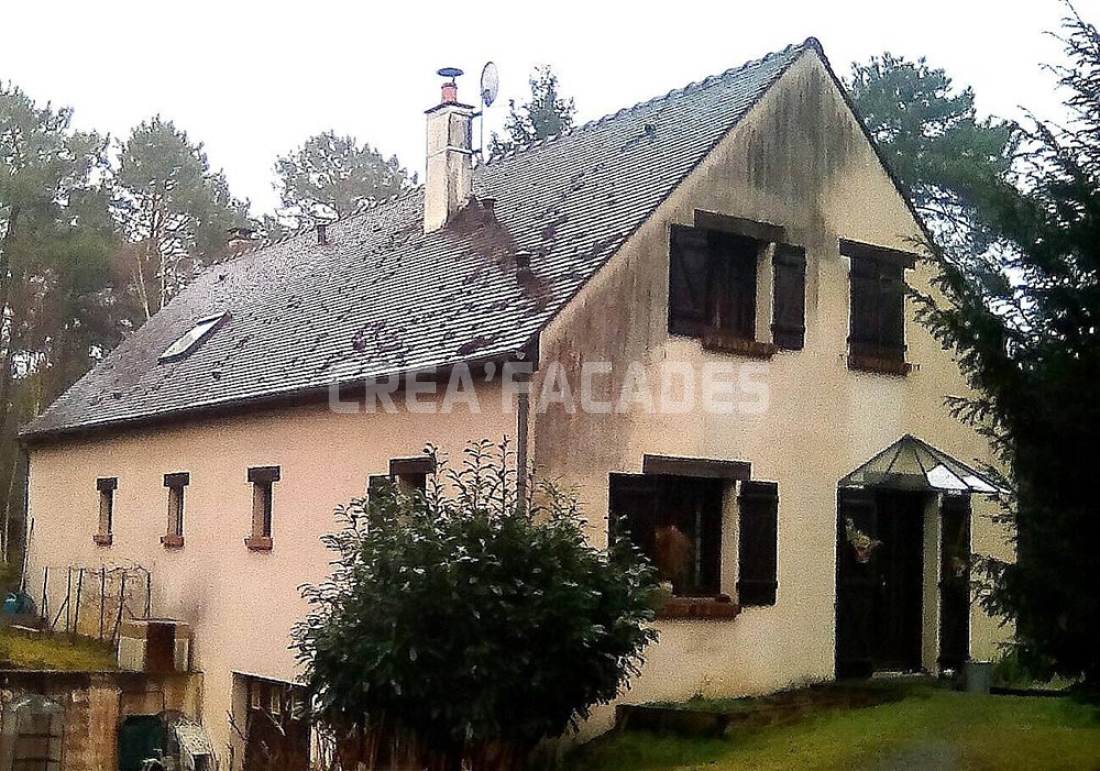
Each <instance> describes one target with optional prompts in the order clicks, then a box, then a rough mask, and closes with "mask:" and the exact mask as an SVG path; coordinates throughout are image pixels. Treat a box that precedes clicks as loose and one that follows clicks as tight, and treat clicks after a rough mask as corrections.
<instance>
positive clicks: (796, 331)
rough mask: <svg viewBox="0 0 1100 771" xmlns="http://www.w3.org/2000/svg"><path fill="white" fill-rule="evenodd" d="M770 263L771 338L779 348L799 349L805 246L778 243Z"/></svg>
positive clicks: (803, 338) (802, 337) (803, 314)
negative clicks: (772, 294) (772, 275)
mask: <svg viewBox="0 0 1100 771" xmlns="http://www.w3.org/2000/svg"><path fill="white" fill-rule="evenodd" d="M773 264H774V268H775V297H774V302H773V303H772V307H773V314H772V340H773V341H774V342H775V344H776V345H778V346H779V347H780V348H787V349H789V350H794V351H800V350H802V348H803V346H804V345H805V343H806V250H805V249H803V248H802V247H800V246H791V245H789V244H779V245H778V246H777V247H776V250H775V258H774V260H773Z"/></svg>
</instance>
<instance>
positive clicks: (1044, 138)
mask: <svg viewBox="0 0 1100 771" xmlns="http://www.w3.org/2000/svg"><path fill="white" fill-rule="evenodd" d="M1063 29H1064V33H1065V34H1064V37H1063V40H1064V42H1065V45H1066V51H1067V54H1068V62H1069V63H1068V65H1065V66H1062V67H1059V68H1056V71H1057V72H1058V73H1059V78H1060V85H1061V86H1062V87H1063V88H1064V89H1065V91H1066V92H1067V93H1068V94H1069V97H1068V100H1067V103H1066V104H1067V106H1068V108H1069V109H1070V110H1071V112H1072V120H1071V121H1070V122H1069V123H1068V124H1066V125H1068V126H1069V127H1070V128H1068V129H1063V128H1059V127H1058V126H1056V125H1054V124H1052V123H1045V122H1040V121H1033V122H1031V123H1029V125H1026V126H1016V127H1015V129H1014V139H1015V140H1016V141H1018V143H1019V148H1020V150H1019V151H1018V153H1017V154H1016V158H1015V164H1014V166H1013V171H1012V172H1011V173H1010V174H1009V175H1008V179H1007V180H1006V182H1004V183H994V184H993V185H991V187H990V189H989V191H987V195H986V196H985V197H986V199H987V201H988V203H987V204H985V205H986V206H987V208H986V211H987V212H989V214H990V215H991V221H992V222H993V223H994V225H995V227H996V229H997V231H998V232H999V233H1000V234H1001V236H1002V238H1001V241H1000V243H999V244H998V245H997V247H996V248H993V249H990V250H987V251H984V252H980V253H977V254H975V253H963V252H960V251H959V250H957V249H950V248H949V249H947V250H945V251H944V252H943V253H942V254H941V255H939V257H938V262H939V266H940V268H941V276H940V278H939V279H938V281H937V286H938V288H939V290H941V291H942V293H943V294H944V295H945V296H946V299H947V302H946V303H943V302H940V303H937V302H936V301H935V300H934V299H933V298H932V297H930V296H924V297H920V298H919V300H920V303H921V308H920V311H921V319H922V320H923V321H924V322H925V323H926V324H928V325H929V326H930V328H931V329H932V331H933V332H934V334H935V335H936V337H937V338H938V339H939V340H940V341H941V342H942V343H943V344H944V345H945V346H947V347H950V348H953V349H954V350H955V351H956V352H957V354H958V357H959V360H960V362H961V364H962V366H963V368H964V371H965V373H966V374H967V375H968V377H969V379H970V382H971V384H972V386H973V387H974V388H975V389H976V395H975V396H974V397H973V398H970V399H958V400H955V401H954V402H953V405H954V407H955V409H956V411H957V412H958V414H959V415H960V417H962V418H964V419H966V420H968V421H970V422H971V423H973V424H974V425H975V426H976V427H977V428H978V429H979V430H981V431H982V432H984V433H986V434H987V435H988V436H989V437H990V439H991V440H992V441H993V442H994V446H995V447H996V448H997V449H998V451H999V452H1000V455H1001V458H1002V460H1003V461H1004V466H1005V468H1006V469H1008V471H1009V472H1010V473H1009V482H1010V485H1011V490H1012V495H1011V496H1009V497H1008V498H1007V499H1006V500H1005V501H1004V503H1005V515H1006V518H1007V519H1008V521H1009V522H1010V523H1011V524H1012V526H1013V529H1014V533H1015V545H1016V548H1017V558H1016V560H1015V561H1014V562H1001V561H997V560H989V561H988V562H987V563H986V565H985V567H986V568H987V570H988V574H989V576H990V578H991V579H992V581H993V583H992V588H991V593H990V594H989V595H987V596H986V597H985V598H984V602H985V603H986V605H987V607H988V608H989V609H991V610H993V611H996V612H999V613H1004V614H1006V615H1007V616H1008V617H1009V618H1011V619H1013V620H1015V621H1016V638H1017V644H1018V647H1019V652H1020V654H1021V656H1022V658H1023V660H1024V661H1025V662H1026V663H1028V664H1029V665H1030V666H1031V667H1032V668H1033V669H1034V670H1035V671H1036V672H1038V673H1040V674H1044V675H1049V674H1060V675H1064V676H1066V677H1070V678H1080V679H1082V680H1083V682H1084V683H1085V684H1086V686H1087V687H1090V688H1091V689H1094V690H1097V689H1100V645H1097V640H1100V549H1098V548H1097V544H1098V543H1100V505H1098V504H1097V502H1096V494H1095V490H1094V488H1093V485H1094V484H1095V480H1096V459H1097V452H1096V442H1097V437H1098V436H1100V401H1097V399H1096V398H1095V393H1096V384H1097V383H1098V382H1100V35H1098V34H1097V30H1096V28H1095V27H1094V26H1092V25H1091V24H1088V23H1086V22H1085V21H1084V20H1082V19H1081V17H1080V16H1078V15H1077V13H1076V12H1075V11H1073V9H1072V6H1070V16H1069V17H1068V18H1067V19H1066V20H1065V22H1064V28H1063Z"/></svg>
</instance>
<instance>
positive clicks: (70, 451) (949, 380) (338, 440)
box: [28, 55, 1004, 749]
mask: <svg viewBox="0 0 1100 771" xmlns="http://www.w3.org/2000/svg"><path fill="white" fill-rule="evenodd" d="M695 209H705V210H710V211H716V212H723V213H727V214H731V215H735V216H740V217H746V218H751V219H757V220H765V221H770V222H774V223H778V224H782V225H784V226H786V227H787V230H788V233H789V236H790V238H791V239H792V240H794V241H795V242H797V243H800V244H802V245H804V246H805V247H806V249H807V255H808V270H807V298H806V302H807V313H806V321H807V333H806V347H805V350H803V351H798V352H782V353H779V354H777V355H776V356H775V357H774V358H773V359H772V360H771V361H768V362H757V361H752V360H747V359H740V358H737V357H728V356H723V355H719V354H713V353H707V352H704V351H703V350H702V349H701V348H700V345H699V343H698V342H697V341H695V340H691V339H685V338H672V337H670V336H669V335H668V333H667V310H666V309H667V295H668V280H667V276H668V229H669V226H670V225H671V224H673V223H686V224H690V223H691V222H692V219H693V212H694V210H695ZM917 235H918V233H917V230H916V227H915V225H914V223H913V221H912V218H911V217H910V215H909V212H908V211H907V210H906V208H905V206H904V204H903V202H902V200H901V199H900V198H899V196H898V195H897V193H896V191H895V190H894V189H893V187H892V185H891V184H890V182H889V180H888V179H887V177H886V175H885V174H884V172H883V171H882V169H881V168H880V166H879V164H878V161H877V159H876V158H875V157H874V155H873V153H872V151H871V149H870V148H869V147H868V146H867V144H866V143H865V141H864V138H863V136H862V134H861V133H860V132H859V129H858V127H857V126H856V124H855V123H854V122H853V121H852V119H851V117H850V115H849V114H848V113H847V110H846V107H845V106H844V104H843V102H842V100H841V99H840V97H839V95H838V94H837V93H836V92H835V91H834V90H833V86H832V83H831V81H830V80H829V79H828V75H827V73H826V72H825V70H824V68H823V67H822V65H821V63H820V62H819V60H818V59H817V58H816V57H815V56H813V55H806V56H804V57H803V58H802V59H801V60H800V61H799V62H798V63H796V64H795V65H794V66H793V67H792V68H791V69H790V70H789V71H788V73H787V74H786V75H785V76H784V78H783V79H782V81H781V82H780V83H778V84H777V85H776V86H775V87H774V88H773V89H772V90H771V91H770V92H769V94H768V95H767V96H766V97H765V98H764V99H763V100H762V101H761V103H760V104H759V105H757V107H756V108H754V110H753V111H752V113H751V115H750V116H749V117H748V118H747V119H746V120H745V121H743V122H742V124H741V125H740V126H739V127H737V128H736V129H735V130H734V131H733V132H731V134H730V135H728V136H727V137H726V138H725V139H724V140H723V141H722V142H721V144H720V145H719V146H718V147H717V148H716V150H715V151H714V152H713V153H712V154H711V155H710V156H709V157H708V158H707V159H706V160H705V161H704V162H703V163H702V164H701V165H700V166H699V167H698V168H697V169H696V170H695V171H694V172H693V173H692V174H691V175H690V177H689V179H688V180H687V181H686V182H685V184H684V185H682V186H681V188H680V189H678V190H677V191H676V192H675V193H674V194H673V195H672V196H671V197H670V198H669V199H668V200H667V201H666V202H665V203H664V204H663V205H662V206H661V207H660V208H659V210H658V211H657V213H656V215H655V216H654V217H653V218H651V220H650V221H648V222H647V223H646V224H645V225H644V226H643V227H642V228H641V229H640V230H639V231H638V232H637V233H635V234H634V235H633V236H632V237H631V238H630V239H629V241H628V242H627V244H626V245H625V246H624V247H623V248H622V249H621V250H620V252H619V253H618V254H617V255H616V256H615V257H614V258H613V259H612V261H611V262H610V263H609V264H608V265H607V266H606V267H605V268H604V269H603V270H602V271H601V272H600V274H599V275H598V276H597V277H596V278H595V279H594V280H593V281H591V282H590V283H589V285H587V286H586V287H585V288H584V289H583V290H582V292H581V293H580V294H579V295H578V297H577V298H576V299H575V300H574V301H573V302H572V303H570V304H569V305H568V306H567V307H566V309H565V310H564V311H563V312H562V313H561V314H560V315H559V316H558V317H557V318H556V319H555V320H554V321H553V322H552V324H551V325H550V327H549V328H548V329H547V330H546V331H545V332H544V334H543V335H542V338H541V341H540V342H541V346H540V348H541V351H540V366H542V367H543V368H545V367H546V366H547V365H550V364H552V363H554V362H558V363H560V364H562V365H564V366H565V368H566V370H567V372H568V373H569V376H570V378H571V379H572V381H573V382H574V383H576V382H579V368H580V365H581V363H582V362H583V361H597V360H604V361H610V362H613V363H614V365H615V367H616V370H617V371H620V370H619V368H620V367H625V365H626V364H627V363H629V362H631V361H639V362H643V363H644V364H645V366H646V368H647V370H646V371H647V372H648V373H649V375H650V378H651V380H652V378H653V377H654V373H655V371H656V367H657V366H659V365H660V363H661V362H664V361H680V362H688V363H690V364H692V365H695V366H697V367H698V366H701V365H704V364H706V363H708V362H725V361H729V362H733V363H735V364H749V365H751V366H753V367H755V368H756V370H754V371H755V373H756V374H754V375H753V377H754V378H755V379H756V380H758V381H759V382H762V383H765V384H767V386H768V392H769V406H768V409H767V411H766V412H764V413H763V414H758V415H742V414H731V415H706V414H701V413H695V414H689V415H677V416H668V415H665V416H661V415H650V414H644V413H641V412H638V411H635V412H633V413H631V414H627V415H615V416H599V415H583V414H574V415H571V414H566V413H564V412H563V411H561V410H555V411H551V412H548V413H547V414H544V415H540V414H537V412H535V413H533V414H532V416H531V419H530V423H529V428H530V430H531V441H532V461H533V463H534V465H535V466H536V468H538V469H539V471H540V473H543V474H545V475H547V476H550V477H553V478H555V479H558V480H560V481H563V482H565V483H566V484H569V485H571V486H573V487H574V489H575V490H576V492H577V493H578V495H579V497H580V498H581V500H582V502H583V504H584V506H585V509H586V512H587V514H588V516H589V518H590V520H591V522H592V537H593V540H594V542H596V543H601V544H602V543H604V542H605V541H606V512H607V482H608V474H609V473H613V472H628V473H636V472H639V471H640V470H641V460H642V456H643V454H645V453H664V454H675V455H688V456H697V457H705V458H728V459H739V460H748V461H751V462H752V464H753V476H754V477H755V478H757V479H762V480H773V481H778V482H779V485H780V512H779V544H780V552H779V599H778V604H777V605H776V606H775V607H769V608H749V609H746V610H745V611H744V613H742V615H741V616H740V617H738V618H737V619H736V620H735V621H733V622H717V621H711V622H692V621H680V622H663V623H661V624H660V625H659V628H660V631H661V636H662V637H661V642H660V643H659V644H657V645H655V646H653V647H652V648H651V649H650V650H649V652H648V659H649V663H648V664H647V665H646V667H645V671H644V673H643V675H642V677H641V678H640V679H639V680H638V681H637V683H636V684H635V686H634V689H633V692H632V693H631V694H629V695H628V696H627V698H628V699H631V700H638V701H640V700H647V699H656V698H662V699H667V698H683V697H687V696H691V695H693V694H695V693H723V694H743V693H753V692H761V691H766V690H769V689H774V688H778V687H782V686H784V685H786V684H789V683H791V682H797V681H803V680H814V679H824V678H828V677H831V675H832V673H833V656H834V651H833V638H834V609H833V603H834V596H835V592H834V566H835V554H834V550H835V530H834V528H835V517H836V483H837V480H838V479H840V478H841V477H842V476H843V475H844V474H846V473H848V472H849V471H851V470H852V469H853V468H855V467H856V466H858V465H859V464H861V463H863V462H864V461H866V460H867V459H869V458H870V457H871V456H872V455H873V454H874V453H875V452H876V451H878V450H880V449H882V448H883V447H885V446H886V445H888V444H890V443H891V442H893V441H894V440H896V439H897V438H898V437H899V436H900V435H901V434H903V433H905V432H906V431H911V432H913V433H915V434H917V435H918V436H920V437H922V438H924V439H926V440H927V441H929V442H931V443H933V444H934V445H936V446H938V447H941V448H942V449H944V450H946V451H948V452H951V453H953V454H955V455H957V456H958V457H960V458H963V459H967V460H969V459H972V458H975V457H978V458H984V457H987V456H988V451H987V448H986V447H985V446H984V444H983V443H982V442H981V441H980V439H979V438H978V437H977V436H975V435H974V434H973V433H972V432H970V431H969V430H967V429H966V428H964V427H963V426H961V425H960V424H958V423H957V422H956V421H955V420H954V419H953V418H952V417H951V416H950V415H949V414H948V413H947V411H946V410H945V409H944V408H943V404H942V397H943V396H944V395H945V394H947V393H961V392H962V391H963V390H964V385H963V383H962V381H961V379H960V377H959V375H958V373H957V371H956V368H955V365H954V364H953V362H952V361H951V358H950V356H948V355H947V354H945V353H944V352H943V351H941V350H940V348H939V346H938V345H937V344H936V343H935V342H934V341H933V340H932V338H931V337H930V336H929V335H928V333H927V332H925V331H924V330H923V329H921V328H920V327H919V326H917V325H916V324H915V323H913V321H912V320H911V319H910V320H908V321H907V325H906V336H907V340H908V344H909V354H908V358H909V360H910V361H911V362H912V363H913V364H914V365H916V367H917V369H916V370H915V371H914V372H913V373H912V374H910V375H909V376H908V377H905V378H894V377H885V376H878V375H870V374H862V373H855V372H850V371H848V369H847V368H846V366H845V354H846V342H845V341H846V338H847V323H848V306H847V292H848V282H847V270H848V265H847V261H846V260H845V259H843V258H841V256H840V255H839V254H838V251H837V239H838V238H840V237H845V238H851V239H855V240H861V241H866V242H870V243H876V244H880V245H884V246H893V247H897V248H907V247H909V246H910V242H911V240H912V239H913V238H914V237H916V236H917ZM908 275H909V278H910V280H911V281H912V283H914V284H915V285H917V286H920V287H925V286H927V282H928V279H929V275H928V270H927V269H926V268H919V269H917V270H915V271H911V272H910V273H909V274H908ZM543 371H545V370H543ZM541 385H542V381H541V375H540V376H536V378H535V381H534V387H535V391H536V394H537V392H538V390H539V388H540V387H541ZM495 389H496V387H495V386H484V385H483V386H480V388H479V394H482V395H483V398H484V399H485V400H488V401H484V402H483V403H485V404H488V403H490V401H492V400H495V401H496V403H497V404H499V401H500V396H499V392H497V391H496V390H495ZM505 434H507V435H508V436H514V434H515V416H514V413H512V412H502V411H501V410H500V409H499V408H495V409H486V410H484V412H483V413H482V414H480V415H471V414H469V412H468V411H467V410H466V408H465V407H462V406H459V407H458V408H457V409H456V411H455V412H453V413H451V414H449V415H429V414H411V413H408V412H402V413H400V414H397V415H341V414H334V413H331V412H329V411H328V410H327V408H326V407H325V406H323V405H321V406H317V407H302V408H298V409H294V410H284V411H280V412H272V413H266V414H265V413H256V414H252V415H249V416H247V417H235V418H226V419H220V420H213V419H209V420H201V421H195V422H192V423H188V424H184V425H179V426H175V427H168V428H161V429H156V430H148V431H141V432H138V431H133V432H129V433H126V434H120V435H117V436H115V437H113V438H108V437H104V438H92V439H89V440H86V441H73V442H68V443H64V444H53V445H43V446H38V447H34V448H32V450H31V478H30V515H31V516H32V517H33V518H34V520H35V529H34V533H33V536H32V539H31V548H30V575H29V577H28V586H29V587H31V588H32V590H35V588H36V587H38V586H40V585H41V575H42V569H43V567H44V566H46V565H51V566H66V565H84V566H98V565H99V564H101V563H109V564H128V563H131V562H136V563H140V564H142V565H144V566H145V567H147V568H149V569H150V570H151V571H152V572H153V575H154V581H153V590H154V601H153V606H154V613H156V614H157V615H163V616H175V617H179V618H182V619H183V620H185V621H188V622H190V623H191V624H193V625H194V629H195V656H196V659H195V660H196V663H197V665H198V666H199V667H201V668H202V669H203V670H204V671H205V673H206V674H205V699H204V714H205V722H206V724H207V726H208V727H209V728H210V730H211V731H212V733H213V735H214V738H215V741H216V742H217V746H218V747H219V749H220V748H224V747H225V745H226V742H227V741H228V740H229V729H228V724H227V720H226V717H225V716H226V714H227V712H228V711H229V710H230V709H231V706H232V703H231V702H232V672H234V671H237V672H242V673H247V674H255V675H259V676H263V677H268V678H273V679H283V680H290V679H292V678H293V676H294V673H295V671H296V670H295V662H294V660H293V656H292V654H291V652H290V651H289V650H288V649H287V647H286V646H287V642H288V639H287V634H288V632H289V630H290V628H291V626H292V625H293V623H294V622H295V621H296V620H297V619H298V618H300V617H301V616H302V614H303V612H304V611H305V604H304V603H303V602H302V600H301V599H300V597H299V593H298V587H299V585H301V584H302V583H305V582H312V581H317V580H319V579H321V578H322V577H323V576H324V575H325V574H326V571H327V561H328V555H327V553H326V552H325V551H324V549H323V548H322V547H321V545H320V543H319V538H320V536H321V535H322V534H323V533H325V532H328V531H330V530H331V529H332V527H333V524H334V523H333V519H332V517H331V515H330V512H331V510H332V508H333V506H335V505H336V504H338V503H341V502H344V501H347V500H348V499H350V498H351V497H353V496H356V495H361V494H362V493H363V492H364V490H365V484H366V478H367V476H368V475H370V474H377V473H385V472H386V470H387V464H388V460H389V459H390V458H392V457H404V456H412V455H416V454H418V453H419V452H420V450H421V449H422V447H423V445H424V444H425V443H426V442H429V441H431V442H435V443H437V444H439V445H440V446H441V447H442V448H443V449H444V450H448V451H450V452H451V453H452V454H453V453H456V452H458V451H459V450H460V449H461V447H462V445H463V443H464V442H465V441H467V440H470V439H480V438H484V437H488V438H496V437H500V436H503V435H505ZM273 464H274V465H279V466H280V467H281V469H282V480H281V481H280V482H279V483H277V485H276V488H275V511H274V542H275V547H274V550H273V551H272V552H271V553H269V554H263V553H252V552H249V551H247V550H246V548H245V546H244V544H243V539H244V537H245V536H246V535H248V532H249V524H250V519H251V490H250V487H249V485H248V483H247V481H246V476H245V475H246V470H247V468H248V467H250V466H257V465H273ZM174 471H188V472H190V474H191V483H190V485H189V487H188V488H187V502H186V515H185V516H186V523H185V538H186V545H185V547H184V548H183V549H181V550H179V551H166V550H165V549H164V548H163V547H161V546H160V543H159V537H160V536H161V535H162V534H163V533H164V532H165V524H166V508H167V502H166V497H167V496H166V492H165V488H164V487H163V474H165V473H169V472H174ZM99 476H117V477H118V479H119V483H118V491H117V497H116V513H115V523H116V524H115V542H114V545H113V546H111V547H109V548H103V547H97V546H95V545H94V544H93V543H92V534H93V533H94V532H95V531H96V524H97V522H96V520H97V512H98V506H97V494H96V490H95V480H96V478H97V477H99ZM726 508H727V511H726V513H725V517H724V522H725V524H726V526H727V527H726V535H725V537H724V542H723V550H724V564H723V574H722V581H723V585H724V586H726V587H729V588H732V583H733V581H734V580H735V575H736V563H735V561H733V555H734V554H735V546H736V541H735V538H733V537H732V536H733V535H734V534H733V525H734V523H735V522H736V516H735V505H734V504H733V503H732V501H731V502H730V505H729V506H727V507H726ZM974 542H975V546H976V547H979V548H983V549H989V550H994V549H1000V548H1003V545H1002V543H1001V541H999V540H998V536H997V534H996V533H994V532H993V530H992V528H990V527H989V526H988V522H987V520H985V519H979V518H975V523H974ZM983 619H984V617H982V616H981V615H980V614H979V613H978V611H975V624H974V636H975V641H976V643H975V647H976V648H977V646H978V645H979V644H980V645H982V646H986V647H987V648H988V647H991V646H992V645H993V644H994V643H995V642H996V640H998V639H1000V637H999V636H1003V634H1004V631H1003V630H998V629H997V628H996V625H995V624H993V623H991V622H989V621H988V619H984V620H983ZM610 716H611V712H610V710H603V711H601V712H600V713H599V714H598V715H597V717H596V718H595V719H594V720H593V721H592V722H591V723H590V725H589V729H588V730H589V731H594V730H596V729H598V728H600V727H603V726H605V725H607V724H608V722H609V720H610Z"/></svg>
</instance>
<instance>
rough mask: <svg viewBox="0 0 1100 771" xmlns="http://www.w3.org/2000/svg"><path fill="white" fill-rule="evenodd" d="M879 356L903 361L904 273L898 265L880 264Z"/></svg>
mask: <svg viewBox="0 0 1100 771" xmlns="http://www.w3.org/2000/svg"><path fill="white" fill-rule="evenodd" d="M880 270H881V273H880V279H879V292H880V293H881V294H880V299H879V318H878V323H879V334H878V343H879V356H881V357H882V358H884V359H896V360H898V361H903V360H904V359H905V271H904V269H903V268H902V267H901V266H900V265H892V264H887V263H881V264H880Z"/></svg>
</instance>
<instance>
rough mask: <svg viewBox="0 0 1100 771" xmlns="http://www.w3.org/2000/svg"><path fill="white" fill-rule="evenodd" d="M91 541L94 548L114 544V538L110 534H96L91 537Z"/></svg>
mask: <svg viewBox="0 0 1100 771" xmlns="http://www.w3.org/2000/svg"><path fill="white" fill-rule="evenodd" d="M92 540H93V541H94V542H95V545H96V546H110V545H111V544H112V543H114V540H115V537H114V536H113V535H111V534H110V533H107V534H103V533H96V534H95V535H93V536H92Z"/></svg>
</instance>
